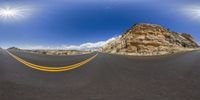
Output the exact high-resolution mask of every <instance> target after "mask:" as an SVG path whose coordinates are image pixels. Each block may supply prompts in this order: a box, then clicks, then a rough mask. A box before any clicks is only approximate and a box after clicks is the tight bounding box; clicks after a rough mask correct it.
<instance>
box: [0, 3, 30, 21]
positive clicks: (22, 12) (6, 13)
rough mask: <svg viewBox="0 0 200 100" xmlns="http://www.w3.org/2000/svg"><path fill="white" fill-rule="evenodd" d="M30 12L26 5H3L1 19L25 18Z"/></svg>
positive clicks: (0, 12) (0, 10)
mask: <svg viewBox="0 0 200 100" xmlns="http://www.w3.org/2000/svg"><path fill="white" fill-rule="evenodd" d="M29 13H30V9H27V8H25V7H9V6H7V7H3V8H0V21H14V20H19V19H22V18H25V17H26V16H28V15H29Z"/></svg>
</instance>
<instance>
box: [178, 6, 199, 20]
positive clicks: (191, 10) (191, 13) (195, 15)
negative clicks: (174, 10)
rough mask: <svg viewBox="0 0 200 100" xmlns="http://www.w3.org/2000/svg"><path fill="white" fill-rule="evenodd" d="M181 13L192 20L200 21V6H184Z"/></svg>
mask: <svg viewBox="0 0 200 100" xmlns="http://www.w3.org/2000/svg"><path fill="white" fill-rule="evenodd" d="M181 11H182V12H183V13H184V14H185V15H187V16H188V17H190V18H191V19H194V20H198V21H200V6H197V5H190V6H183V7H182V8H181Z"/></svg>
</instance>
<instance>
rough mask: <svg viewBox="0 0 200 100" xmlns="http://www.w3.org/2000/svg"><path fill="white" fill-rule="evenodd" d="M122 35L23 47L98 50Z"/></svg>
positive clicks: (25, 47)
mask: <svg viewBox="0 0 200 100" xmlns="http://www.w3.org/2000/svg"><path fill="white" fill-rule="evenodd" d="M119 37H121V36H117V37H112V38H110V39H108V40H106V41H99V42H88V43H83V44H80V45H62V46H57V47H56V46H42V45H38V46H24V47H21V48H22V49H35V50H36V49H57V50H98V49H99V48H101V47H103V46H104V45H105V44H107V43H109V42H111V41H113V40H115V39H116V38H119Z"/></svg>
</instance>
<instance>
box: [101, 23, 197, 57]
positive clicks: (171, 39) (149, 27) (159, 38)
mask: <svg viewBox="0 0 200 100" xmlns="http://www.w3.org/2000/svg"><path fill="white" fill-rule="evenodd" d="M197 47H198V44H197V43H196V42H195V40H194V39H193V37H192V36H191V35H190V34H185V33H183V34H180V33H177V32H172V31H170V30H169V29H166V28H164V27H162V26H160V25H156V24H146V23H140V24H136V25H134V26H133V27H132V28H131V29H129V30H128V31H127V32H126V33H124V34H123V35H122V36H121V37H119V38H117V39H115V40H113V41H111V42H109V43H108V44H106V45H105V46H104V47H103V48H102V50H101V51H102V52H105V53H115V54H127V55H162V54H169V53H174V52H178V51H182V50H191V49H194V48H197Z"/></svg>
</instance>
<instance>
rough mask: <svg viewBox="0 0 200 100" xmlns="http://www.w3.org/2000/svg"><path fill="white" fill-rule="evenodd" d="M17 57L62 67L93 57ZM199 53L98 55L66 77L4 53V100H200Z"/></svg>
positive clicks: (0, 57) (0, 60) (0, 89)
mask: <svg viewBox="0 0 200 100" xmlns="http://www.w3.org/2000/svg"><path fill="white" fill-rule="evenodd" d="M12 53H13V54H15V55H17V56H19V57H21V58H23V59H25V60H27V61H30V62H32V63H36V64H40V65H48V66H55V65H58V66H62V65H66V64H72V63H77V62H79V61H82V60H84V59H87V58H89V57H91V56H93V55H95V54H89V55H82V56H45V55H37V54H29V53H24V52H12ZM199 93H200V51H193V52H187V53H178V54H175V55H167V56H156V57H132V56H119V55H109V54H103V53H99V55H98V56H97V57H96V58H95V59H93V60H92V61H90V62H89V63H87V64H85V65H83V66H81V67H79V68H77V69H74V70H70V71H66V72H60V73H49V72H42V71H38V70H35V69H31V68H28V67H27V66H25V65H23V64H22V63H20V62H19V61H17V60H15V59H14V58H12V57H11V56H10V55H9V54H8V53H7V52H6V51H5V50H0V100H200V94H199Z"/></svg>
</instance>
